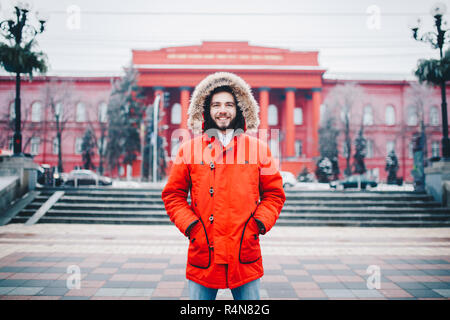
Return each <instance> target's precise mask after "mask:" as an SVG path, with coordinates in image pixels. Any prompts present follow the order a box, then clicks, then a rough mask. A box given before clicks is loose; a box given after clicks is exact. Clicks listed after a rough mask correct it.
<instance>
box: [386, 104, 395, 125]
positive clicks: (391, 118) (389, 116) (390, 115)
mask: <svg viewBox="0 0 450 320" xmlns="http://www.w3.org/2000/svg"><path fill="white" fill-rule="evenodd" d="M384 120H385V123H386V125H388V126H392V125H394V124H395V109H394V106H392V105H388V106H387V107H386V110H385V113H384Z"/></svg>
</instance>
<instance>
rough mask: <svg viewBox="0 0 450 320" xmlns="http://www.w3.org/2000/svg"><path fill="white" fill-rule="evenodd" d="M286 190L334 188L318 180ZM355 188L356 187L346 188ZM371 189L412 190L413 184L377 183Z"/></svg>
mask: <svg viewBox="0 0 450 320" xmlns="http://www.w3.org/2000/svg"><path fill="white" fill-rule="evenodd" d="M286 190H334V189H333V188H330V185H329V184H328V183H318V182H298V183H297V184H296V185H295V186H294V187H291V188H288V189H286ZM346 190H357V189H346ZM370 190H373V191H414V186H413V185H412V184H410V183H404V184H403V185H402V186H397V185H390V184H385V183H379V184H378V186H377V187H375V188H371V189H370Z"/></svg>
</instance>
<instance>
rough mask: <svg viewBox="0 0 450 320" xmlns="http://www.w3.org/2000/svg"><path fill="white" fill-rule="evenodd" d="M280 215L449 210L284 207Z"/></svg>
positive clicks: (436, 210)
mask: <svg viewBox="0 0 450 320" xmlns="http://www.w3.org/2000/svg"><path fill="white" fill-rule="evenodd" d="M281 212H282V213H285V214H290V213H303V212H313V213H319V212H322V213H335V212H336V213H342V212H353V213H367V212H372V213H388V212H389V213H399V214H402V213H427V212H430V213H431V212H432V213H436V214H446V213H450V208H446V207H431V208H426V207H425V208H424V207H402V208H397V207H381V206H378V207H372V208H370V210H368V209H364V208H361V207H315V206H310V207H295V206H284V207H283V209H282V211H281Z"/></svg>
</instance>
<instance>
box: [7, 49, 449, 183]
mask: <svg viewBox="0 0 450 320" xmlns="http://www.w3.org/2000/svg"><path fill="white" fill-rule="evenodd" d="M132 57H133V58H132V63H133V66H134V67H135V68H136V70H137V71H138V84H139V85H140V86H141V87H143V88H144V92H145V94H146V96H147V98H148V103H151V102H153V99H154V97H155V96H156V95H158V94H159V95H161V96H163V92H168V93H169V94H170V100H169V101H166V103H165V105H166V106H167V107H164V104H163V103H161V105H160V110H161V111H162V114H163V118H162V120H161V123H160V128H161V131H160V134H161V135H163V136H164V137H165V138H166V141H167V153H168V155H169V156H172V155H173V154H174V153H175V152H176V150H177V146H178V144H179V140H178V138H177V137H174V132H175V130H177V129H180V128H184V129H186V120H187V109H188V106H189V100H190V96H191V94H192V92H193V89H194V88H195V86H196V85H197V84H198V83H199V82H200V81H201V80H202V79H203V78H204V77H205V76H207V75H208V74H210V73H213V72H216V71H228V72H233V73H236V74H238V75H239V76H241V77H242V78H243V79H245V80H246V81H247V82H248V83H249V84H250V86H251V87H252V90H253V94H254V96H255V98H256V99H257V101H258V102H259V105H260V121H261V122H260V129H262V130H263V131H261V132H260V133H259V137H260V138H261V137H263V138H264V139H267V143H268V144H269V146H270V147H271V150H272V153H273V154H274V155H275V156H276V157H278V158H279V160H280V167H281V169H282V170H285V171H290V172H292V173H294V174H295V175H298V174H299V173H300V172H301V171H302V170H303V169H304V168H305V167H306V168H307V169H308V171H309V172H314V170H315V160H316V159H317V157H318V156H319V150H318V141H319V135H318V130H319V127H320V125H321V119H322V118H323V116H324V114H323V113H324V112H329V109H327V108H326V107H325V105H326V104H327V101H329V99H328V98H329V96H330V94H331V92H332V90H333V88H335V87H336V86H337V85H345V84H349V83H352V84H356V85H357V86H359V87H360V88H362V89H363V90H364V92H365V94H364V95H363V96H362V97H360V99H359V100H357V101H356V102H355V104H354V105H353V107H352V110H351V114H352V122H351V126H350V136H351V138H352V142H353V141H354V139H355V137H356V134H357V132H358V130H359V129H360V127H361V124H363V125H364V136H365V138H366V139H367V142H368V144H367V156H366V160H365V164H366V167H367V168H368V170H369V173H368V174H369V175H371V176H373V177H374V178H377V179H379V180H380V181H386V177H387V173H386V172H385V170H384V167H385V164H386V160H385V159H386V156H387V154H388V152H389V151H390V150H391V149H394V150H395V152H396V154H397V157H398V159H399V165H400V170H399V172H398V176H400V177H403V178H404V180H405V181H412V176H411V173H410V171H411V170H412V167H413V157H412V136H413V133H414V132H417V131H418V130H419V126H420V121H421V119H423V121H424V125H425V129H426V135H427V153H428V155H427V156H428V157H431V156H439V155H440V153H441V150H440V149H441V142H440V140H441V138H442V122H441V109H440V93H439V90H437V89H435V90H432V92H431V96H428V97H427V98H426V100H424V101H423V103H422V104H423V105H422V106H420V105H419V106H418V105H417V103H416V98H415V97H414V96H411V94H410V88H411V82H409V81H404V80H388V79H384V80H368V79H364V78H359V79H352V80H340V79H339V80H338V79H331V78H330V77H326V70H325V69H323V68H322V67H321V66H320V65H319V62H318V52H296V51H290V50H287V49H280V48H268V47H258V46H251V45H249V44H248V43H246V42H203V43H202V44H201V45H198V46H186V47H170V48H163V49H160V50H153V51H148V50H134V51H133V55H132ZM324 75H325V76H324ZM111 80H112V79H111V78H110V77H37V78H35V79H34V80H33V82H26V81H24V82H23V85H22V87H23V90H22V114H23V115H22V119H23V136H24V139H23V140H24V152H27V153H31V154H34V155H35V160H36V162H38V163H47V164H50V165H56V164H57V157H58V156H57V149H58V148H57V141H56V140H55V137H56V133H55V132H56V130H55V121H54V117H55V112H54V111H52V109H51V108H49V106H48V95H47V96H46V94H45V92H48V90H47V91H46V90H45V88H46V87H48V86H51V85H54V84H55V83H58V82H63V83H67V82H70V84H71V85H70V86H69V88H66V89H64V90H67V91H70V92H69V93H70V94H69V96H70V99H69V100H70V102H69V100H68V102H67V103H63V102H61V103H60V105H61V106H62V107H60V108H61V109H63V110H64V111H63V112H62V114H63V115H64V116H63V117H64V125H65V126H64V131H63V134H62V137H63V140H62V141H63V142H62V155H63V161H64V171H70V170H72V169H73V168H75V167H76V166H81V165H82V160H81V154H80V152H81V141H82V137H83V135H84V131H85V130H86V128H87V127H88V126H90V127H91V128H92V129H93V131H94V133H95V135H96V137H97V139H98V141H100V137H101V132H102V128H103V130H104V128H105V126H106V125H107V119H106V110H107V104H108V99H109V95H110V92H111V88H112V86H111ZM64 90H62V89H61V90H59V94H61V91H64ZM61 101H63V100H62V98H61ZM0 102H1V108H2V109H1V118H0V121H1V122H0V132H1V136H2V139H1V140H0V148H2V149H8V148H11V141H12V140H11V139H12V135H13V129H12V121H11V119H13V117H14V111H13V109H14V78H13V77H1V78H0ZM63 105H64V106H63ZM342 119H343V117H342V112H341V113H339V112H337V117H336V127H337V128H338V129H342V128H343V122H342ZM261 133H263V134H264V135H261ZM338 146H339V167H340V170H341V176H342V173H343V171H344V169H345V166H346V161H345V157H344V155H345V152H346V150H345V147H344V135H343V133H342V132H341V134H340V135H339V137H338ZM353 152H354V149H352V150H351V153H352V154H353ZM141 159H142V158H141V155H139V156H138V159H137V160H136V161H135V163H134V164H133V165H132V166H131V167H128V168H120V170H119V172H114V173H111V174H112V175H113V176H115V175H118V176H120V177H125V176H128V177H133V178H136V179H138V178H140V176H141ZM99 161H100V159H99V157H98V155H96V157H95V158H94V163H95V165H97V166H98V164H99ZM169 170H170V166H169ZM106 172H108V171H106Z"/></svg>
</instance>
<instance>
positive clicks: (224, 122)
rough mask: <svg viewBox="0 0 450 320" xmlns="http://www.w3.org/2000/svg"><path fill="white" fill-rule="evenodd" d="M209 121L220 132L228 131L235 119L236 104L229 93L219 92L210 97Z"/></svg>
mask: <svg viewBox="0 0 450 320" xmlns="http://www.w3.org/2000/svg"><path fill="white" fill-rule="evenodd" d="M210 115H211V119H213V121H214V122H215V123H216V125H217V128H219V130H221V131H225V130H226V129H230V128H232V127H233V125H234V121H233V120H235V119H236V104H235V103H234V98H233V95H232V94H231V93H228V92H219V93H216V94H214V95H213V96H212V98H211V106H210Z"/></svg>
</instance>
